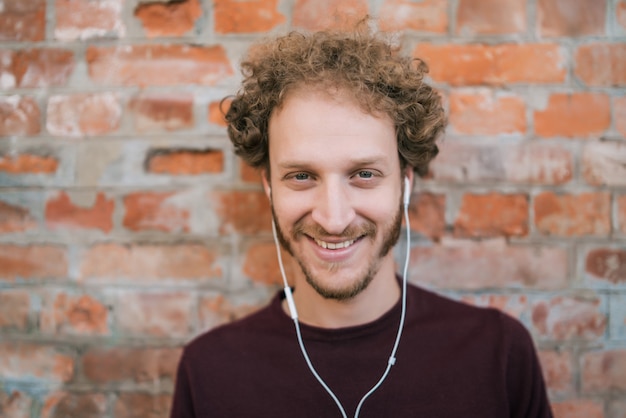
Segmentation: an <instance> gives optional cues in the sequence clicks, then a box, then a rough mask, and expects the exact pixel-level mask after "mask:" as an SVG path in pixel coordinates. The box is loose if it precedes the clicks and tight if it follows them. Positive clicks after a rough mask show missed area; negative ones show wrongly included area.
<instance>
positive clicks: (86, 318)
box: [39, 292, 110, 335]
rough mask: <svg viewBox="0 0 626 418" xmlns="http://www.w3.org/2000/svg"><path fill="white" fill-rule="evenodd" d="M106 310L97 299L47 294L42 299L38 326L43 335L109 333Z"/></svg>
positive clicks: (78, 295) (79, 295)
mask: <svg viewBox="0 0 626 418" xmlns="http://www.w3.org/2000/svg"><path fill="white" fill-rule="evenodd" d="M108 319H109V311H108V309H107V306H106V305H105V304H104V303H103V302H102V301H100V300H98V299H97V298H95V297H94V296H91V295H87V294H74V293H73V292H72V293H70V292H49V293H48V294H47V295H45V296H44V298H43V306H42V308H41V315H40V317H39V327H40V329H41V331H42V332H43V333H46V334H69V335H72V334H73V335H106V334H109V332H110V329H109V324H108V322H109V321H108Z"/></svg>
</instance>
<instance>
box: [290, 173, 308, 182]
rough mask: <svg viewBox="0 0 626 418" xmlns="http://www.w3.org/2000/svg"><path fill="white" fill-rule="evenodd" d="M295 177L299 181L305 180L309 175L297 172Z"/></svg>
mask: <svg viewBox="0 0 626 418" xmlns="http://www.w3.org/2000/svg"><path fill="white" fill-rule="evenodd" d="M293 178H294V179H296V180H299V181H304V180H308V179H309V175H308V174H307V173H296V174H294V176H293Z"/></svg>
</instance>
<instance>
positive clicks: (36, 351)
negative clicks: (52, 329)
mask: <svg viewBox="0 0 626 418" xmlns="http://www.w3.org/2000/svg"><path fill="white" fill-rule="evenodd" d="M0 373H2V376H3V377H4V378H5V379H15V380H17V379H25V378H27V379H28V380H29V381H31V379H33V378H34V379H36V380H37V381H39V382H42V383H45V382H49V383H67V382H69V381H70V380H71V379H72V377H73V376H74V359H73V358H72V357H70V356H68V355H67V354H63V353H62V352H61V351H60V349H59V348H57V347H54V346H45V345H36V344H30V343H18V342H8V343H7V342H0Z"/></svg>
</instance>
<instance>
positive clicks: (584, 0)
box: [537, 0, 607, 36]
mask: <svg viewBox="0 0 626 418" xmlns="http://www.w3.org/2000/svg"><path fill="white" fill-rule="evenodd" d="M537 6H538V9H537V17H538V21H539V25H538V29H539V33H540V34H541V35H542V36H581V35H602V34H604V31H605V24H604V21H605V16H606V7H607V5H606V3H605V2H603V1H594V0H565V1H564V0H539V1H538V2H537Z"/></svg>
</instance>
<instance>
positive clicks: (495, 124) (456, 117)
mask: <svg viewBox="0 0 626 418" xmlns="http://www.w3.org/2000/svg"><path fill="white" fill-rule="evenodd" d="M449 103H450V115H449V122H450V131H451V132H456V133H462V134H469V135H496V134H513V133H519V134H521V133H525V132H526V107H525V105H524V101H523V100H522V99H520V98H519V97H515V96H511V95H497V94H494V93H493V92H490V91H486V90H485V91H480V92H478V93H465V92H459V91H455V92H452V93H451V94H450V96H449Z"/></svg>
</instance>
